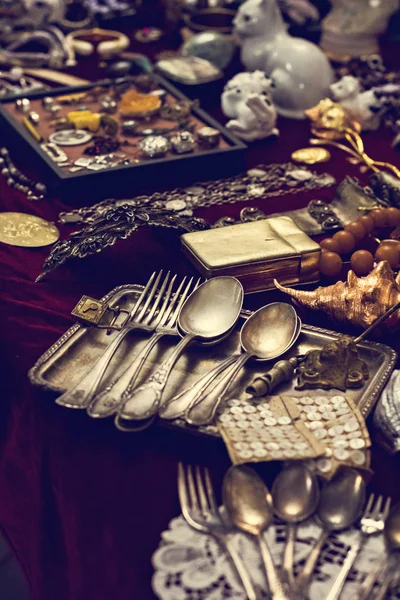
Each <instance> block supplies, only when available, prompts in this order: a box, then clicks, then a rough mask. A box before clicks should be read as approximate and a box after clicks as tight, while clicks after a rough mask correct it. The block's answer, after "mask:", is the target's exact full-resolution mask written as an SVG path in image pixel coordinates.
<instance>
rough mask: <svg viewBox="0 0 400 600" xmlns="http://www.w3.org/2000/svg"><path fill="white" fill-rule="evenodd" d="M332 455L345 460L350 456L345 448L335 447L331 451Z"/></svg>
mask: <svg viewBox="0 0 400 600" xmlns="http://www.w3.org/2000/svg"><path fill="white" fill-rule="evenodd" d="M333 456H334V457H335V458H337V459H338V460H347V459H348V458H349V456H350V452H349V451H348V450H346V449H345V448H335V449H334V451H333Z"/></svg>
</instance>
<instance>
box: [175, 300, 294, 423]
mask: <svg viewBox="0 0 400 600" xmlns="http://www.w3.org/2000/svg"><path fill="white" fill-rule="evenodd" d="M297 324H298V322H297V314H296V311H295V309H294V308H293V306H291V305H290V304H286V303H284V302H274V303H272V304H267V305H266V306H263V307H262V308H260V309H259V310H257V311H256V312H255V313H254V314H253V315H252V316H251V317H250V318H249V319H247V321H246V322H245V323H244V325H243V327H242V330H241V332H240V342H241V345H242V348H243V350H244V352H243V353H242V354H239V355H237V356H236V357H235V361H234V363H233V364H232V365H231V366H230V367H228V369H227V371H226V373H225V374H224V375H223V377H222V378H221V380H220V381H219V382H218V383H217V385H216V386H215V387H214V388H213V389H212V390H210V386H211V385H212V382H209V387H207V389H205V391H204V392H203V394H202V395H201V396H200V397H197V398H196V399H195V401H194V402H193V401H192V403H191V404H190V405H189V406H188V408H187V409H186V412H185V419H186V421H187V422H188V423H189V424H190V425H206V424H207V423H210V422H211V421H212V420H213V418H214V416H215V413H216V411H217V408H218V406H219V404H220V403H221V400H222V398H223V397H224V395H225V393H226V391H227V389H228V388H229V386H230V385H231V383H232V381H233V380H234V378H235V377H236V375H237V374H238V373H239V371H240V370H241V369H242V367H243V365H244V364H245V363H246V362H247V361H248V360H249V359H250V358H254V357H255V358H257V359H258V360H262V361H266V360H272V359H273V358H276V357H278V356H280V355H281V354H283V353H284V352H286V351H287V350H289V348H290V347H291V346H292V344H293V343H294V342H295V341H296V339H297V338H296V333H299V331H298V328H297ZM229 360H230V359H228V361H229ZM228 361H227V364H228ZM218 372H219V368H218Z"/></svg>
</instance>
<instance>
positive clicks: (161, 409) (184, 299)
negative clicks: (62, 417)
mask: <svg viewBox="0 0 400 600" xmlns="http://www.w3.org/2000/svg"><path fill="white" fill-rule="evenodd" d="M243 296H244V293H243V288H242V285H241V284H240V282H239V281H238V280H237V279H235V278H234V277H216V278H214V279H210V280H208V281H205V282H203V283H201V284H200V280H197V281H195V280H194V279H193V278H191V279H188V278H186V277H184V278H183V279H181V280H180V281H178V278H177V275H172V274H171V273H170V272H168V273H167V274H166V275H164V276H163V273H162V271H160V272H158V273H153V274H152V275H151V277H150V279H149V280H148V282H147V284H146V286H145V287H144V288H143V291H142V292H141V294H140V295H139V297H138V298H137V300H136V301H135V302H134V304H133V306H132V308H131V309H130V311H129V314H128V318H127V320H126V322H125V325H124V326H123V327H122V329H120V331H119V332H118V334H117V335H116V336H115V337H114V338H113V339H112V341H111V342H110V343H109V345H108V346H107V348H106V349H105V351H104V352H103V353H102V355H101V356H100V357H99V358H98V360H97V361H96V362H95V364H94V365H92V366H91V368H90V369H89V370H88V371H87V372H86V373H85V374H84V376H83V377H82V378H81V379H80V380H79V381H78V382H77V383H75V384H74V385H73V386H72V387H71V388H69V389H68V390H67V391H66V392H64V393H63V394H62V395H61V396H60V397H59V398H57V400H56V402H57V403H58V404H61V405H64V406H68V407H69V408H81V409H86V410H87V412H88V414H89V415H90V416H92V417H97V418H101V417H108V416H110V415H115V423H116V425H117V427H118V428H119V429H123V430H126V431H138V430H141V429H144V428H145V427H148V426H149V425H150V424H151V423H152V422H153V420H154V418H155V416H156V415H157V414H159V415H160V416H161V417H162V418H164V419H175V418H178V417H183V418H185V419H186V421H187V422H188V423H190V424H193V425H203V424H207V423H210V422H212V420H213V418H214V415H215V413H216V411H217V409H218V406H219V405H220V403H221V401H222V399H223V398H224V397H225V395H226V393H227V390H228V388H229V386H230V385H231V383H232V381H233V380H234V379H235V377H236V375H237V374H238V373H239V371H240V370H241V368H242V367H243V366H244V364H245V362H246V361H247V360H249V359H251V358H257V359H258V360H271V359H273V358H276V357H278V356H280V355H281V354H283V353H285V352H286V351H287V350H289V348H290V347H291V346H292V345H293V344H294V343H295V341H296V340H297V337H298V336H299V333H300V330H301V322H300V320H299V318H298V317H297V314H296V311H295V310H294V308H293V307H292V306H290V305H289V304H286V303H273V304H269V305H267V306H265V307H263V308H261V309H260V310H258V311H257V312H256V313H254V314H252V315H251V316H250V317H249V318H248V319H247V320H246V322H245V323H244V325H243V327H242V329H241V345H242V350H243V351H242V353H241V354H238V355H233V356H229V357H228V358H227V359H226V360H225V361H223V362H221V363H220V364H219V365H217V367H216V368H215V369H213V370H212V371H211V372H209V373H207V374H206V375H205V376H203V377H202V378H200V379H199V380H198V381H197V382H196V383H195V384H194V385H193V386H192V387H191V388H189V389H187V390H184V391H183V392H181V393H179V394H178V395H176V396H174V397H171V398H166V395H165V389H166V386H167V382H168V379H169V376H170V374H171V372H172V369H173V368H174V366H175V364H176V362H177V361H178V359H179V357H180V356H181V355H182V353H183V352H184V351H185V350H186V349H187V348H188V347H189V345H191V344H192V343H198V344H201V345H204V346H213V345H216V344H218V343H220V342H221V341H223V340H224V339H225V338H226V337H227V336H229V334H230V333H231V332H232V330H233V328H234V327H235V325H236V322H237V320H238V318H239V316H240V313H241V310H242V305H243ZM135 331H140V332H141V333H143V332H144V333H145V334H149V335H150V337H149V339H148V340H147V343H146V344H145V346H144V347H143V348H142V349H141V350H140V352H139V353H138V354H137V355H136V356H135V357H134V358H133V359H131V360H130V361H127V364H125V363H124V364H123V365H122V368H123V371H122V374H121V375H120V376H119V377H118V378H116V379H114V380H112V381H111V383H110V384H109V385H107V387H105V388H104V389H101V382H102V381H103V379H104V377H105V374H106V372H107V371H108V369H110V366H111V368H113V367H115V363H116V360H117V359H116V355H117V356H118V349H119V348H120V346H121V344H122V343H123V341H124V340H125V339H126V338H127V336H128V335H132V332H135ZM260 332H262V333H263V335H260ZM133 335H134V333H133ZM164 336H175V337H178V338H179V341H178V343H177V344H176V345H175V347H174V348H173V349H172V350H171V351H170V353H169V354H168V355H167V357H166V359H165V360H164V361H163V362H162V363H161V364H160V365H158V366H156V367H155V369H154V370H153V371H152V372H151V373H150V375H149V377H148V378H147V379H146V380H145V381H144V382H143V383H141V385H140V386H138V385H137V381H138V377H139V375H140V373H141V371H142V369H143V366H144V364H145V362H146V360H147V359H148V357H149V355H150V353H151V351H152V350H153V348H154V347H155V346H156V344H158V342H159V341H160V340H161V338H163V337H164ZM103 387H104V386H103Z"/></svg>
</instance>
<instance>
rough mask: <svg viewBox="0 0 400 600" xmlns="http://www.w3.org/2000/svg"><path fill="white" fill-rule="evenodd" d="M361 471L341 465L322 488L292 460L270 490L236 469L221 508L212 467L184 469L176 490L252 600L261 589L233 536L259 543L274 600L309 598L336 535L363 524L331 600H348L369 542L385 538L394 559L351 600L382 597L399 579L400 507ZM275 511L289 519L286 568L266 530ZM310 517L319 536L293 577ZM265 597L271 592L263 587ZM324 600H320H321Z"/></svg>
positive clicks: (382, 563) (229, 477)
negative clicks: (369, 485) (372, 487)
mask: <svg viewBox="0 0 400 600" xmlns="http://www.w3.org/2000/svg"><path fill="white" fill-rule="evenodd" d="M365 488H366V486H365V481H364V479H363V477H362V476H361V474H360V473H359V472H358V471H357V470H356V469H353V468H351V467H345V466H343V467H341V468H340V469H339V470H338V471H337V472H336V474H335V475H334V477H333V478H332V479H331V480H330V481H329V482H327V483H326V484H325V485H324V487H323V488H322V489H321V490H320V489H319V485H318V481H317V479H316V476H315V474H314V473H312V472H310V471H309V470H308V469H307V468H306V467H305V466H304V465H303V464H301V463H293V464H292V465H290V466H288V467H287V468H285V469H283V471H281V472H280V473H279V475H278V476H277V478H276V479H275V481H274V484H273V487H272V493H270V492H269V490H268V488H267V487H266V485H265V484H264V482H263V481H262V479H261V478H260V477H259V476H258V475H257V474H256V472H255V471H253V470H252V469H251V468H249V467H247V466H234V467H231V469H230V470H229V471H228V472H227V474H226V476H225V478H224V482H223V488H222V499H223V508H222V509H221V508H218V505H217V503H216V500H215V495H214V490H213V486H212V483H211V479H210V476H209V473H208V470H207V469H204V471H203V473H202V471H201V470H200V468H199V467H196V468H195V469H192V467H190V466H188V467H184V466H183V465H182V464H179V467H178V493H179V501H180V506H181V510H182V514H183V517H184V518H185V520H186V522H187V523H188V525H190V526H191V527H192V528H194V529H196V530H198V531H200V532H202V533H206V534H208V535H211V536H212V537H214V538H215V539H216V541H217V542H218V543H219V544H220V545H221V546H222V547H223V548H224V549H225V551H226V553H227V555H228V556H229V558H230V559H231V561H232V564H233V566H234V567H235V570H236V573H237V576H238V578H239V580H240V582H241V584H242V586H243V589H244V591H245V594H246V596H247V598H248V600H260V597H261V590H259V589H256V587H255V586H254V585H253V583H252V579H251V576H250V570H249V567H251V566H252V565H248V566H247V565H245V564H244V562H243V560H242V558H241V556H240V555H239V553H238V551H237V549H236V547H235V545H234V544H233V542H232V534H233V533H234V532H235V531H237V530H241V531H243V532H246V533H247V534H249V535H252V536H254V537H255V539H256V540H257V543H258V546H259V550H260V556H261V559H262V563H263V565H264V569H265V575H266V580H267V583H268V592H269V595H270V597H271V598H272V599H273V600H305V599H306V598H308V593H309V587H310V583H311V581H312V577H313V573H314V570H315V568H316V566H317V564H318V561H319V560H320V558H321V551H322V549H323V547H324V544H325V542H326V541H327V539H328V537H329V536H330V534H331V533H332V532H334V531H339V530H344V529H347V528H349V527H351V526H354V525H357V527H358V535H357V537H356V539H355V541H354V542H353V543H352V544H351V546H350V548H349V550H348V552H347V554H346V557H345V560H344V561H343V563H342V565H341V567H340V570H339V573H338V574H337V576H336V578H335V580H334V583H333V585H332V587H331V589H330V591H329V593H328V595H327V596H326V600H338V599H339V598H344V596H343V594H342V592H343V587H344V584H345V582H346V581H347V578H348V575H349V573H350V571H351V569H352V567H353V565H354V563H355V561H356V559H357V557H358V555H359V553H360V551H361V549H362V547H363V545H364V544H365V542H366V540H367V539H368V538H369V537H370V536H373V535H378V534H382V533H384V536H385V540H386V545H387V548H388V554H387V555H385V556H384V558H383V559H382V561H380V563H379V564H378V565H377V567H376V569H374V570H373V571H372V572H371V573H369V574H368V576H367V577H366V579H365V580H364V581H363V582H362V584H361V586H360V587H359V590H358V592H357V593H356V594H354V595H352V597H351V600H383V598H385V594H386V592H387V590H388V588H389V586H390V584H391V582H392V580H393V578H394V574H395V570H396V563H395V562H393V561H394V559H395V556H394V554H393V553H394V552H395V551H396V550H399V549H400V504H399V505H397V506H396V507H394V508H393V509H392V511H390V498H386V500H385V499H384V498H383V497H382V496H379V497H378V498H375V496H374V494H370V496H369V498H368V501H367V502H365V500H366V489H365ZM274 514H275V515H276V516H277V517H278V518H279V519H281V520H283V521H284V522H286V544H285V549H284V551H283V555H282V559H281V567H280V569H278V568H277V566H276V565H275V564H274V561H273V559H272V556H271V552H270V549H269V547H268V544H267V541H266V538H265V536H264V532H265V531H266V530H267V529H268V527H269V525H270V524H271V522H272V520H273V517H274ZM312 515H315V518H316V520H317V522H318V523H319V525H320V526H321V533H320V536H319V538H318V539H317V540H316V542H315V544H314V546H313V547H312V549H311V551H310V553H309V555H308V557H307V559H306V561H305V564H304V566H303V567H302V570H301V571H300V573H297V574H295V573H294V569H293V564H294V549H295V543H296V528H297V524H299V523H300V522H302V521H304V520H306V519H308V518H309V517H311V516H312ZM263 591H264V592H265V591H267V590H263ZM321 600H322V599H321Z"/></svg>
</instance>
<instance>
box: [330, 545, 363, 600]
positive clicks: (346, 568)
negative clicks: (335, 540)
mask: <svg viewBox="0 0 400 600" xmlns="http://www.w3.org/2000/svg"><path fill="white" fill-rule="evenodd" d="M364 539H365V538H364V536H363V535H362V534H360V536H359V538H358V540H357V541H356V542H354V544H353V545H352V547H351V548H350V550H349V551H348V553H347V556H346V559H345V561H344V563H343V565H342V568H341V569H340V571H339V575H338V576H337V577H336V579H335V583H334V584H333V586H332V587H331V589H330V592H329V594H328V595H327V597H326V600H338V598H339V596H340V594H341V593H342V590H343V586H344V584H345V582H346V579H347V576H348V574H349V573H350V571H351V567H352V566H353V565H354V561H355V560H356V558H357V556H358V553H359V552H360V548H361V544H362V543H363V541H364Z"/></svg>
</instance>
